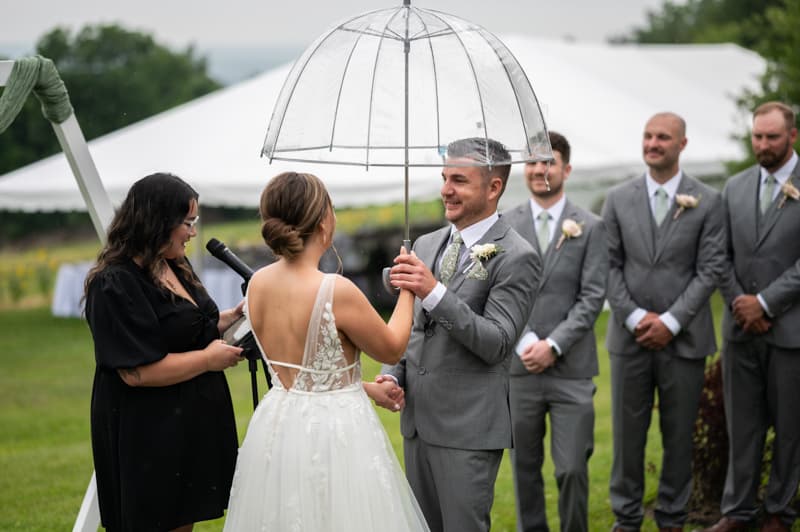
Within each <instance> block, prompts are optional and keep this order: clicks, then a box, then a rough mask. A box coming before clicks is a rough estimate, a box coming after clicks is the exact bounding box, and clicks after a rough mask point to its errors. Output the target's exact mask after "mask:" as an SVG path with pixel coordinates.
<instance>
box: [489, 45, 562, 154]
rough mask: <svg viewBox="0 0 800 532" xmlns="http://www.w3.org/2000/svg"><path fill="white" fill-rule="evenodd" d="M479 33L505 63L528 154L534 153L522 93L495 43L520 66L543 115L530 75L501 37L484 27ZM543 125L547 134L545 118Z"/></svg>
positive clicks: (504, 66) (503, 63) (501, 62)
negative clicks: (521, 102) (520, 93)
mask: <svg viewBox="0 0 800 532" xmlns="http://www.w3.org/2000/svg"><path fill="white" fill-rule="evenodd" d="M484 32H485V33H486V34H487V35H488V36H489V37H490V38H489V39H487V38H486V37H485V36H483V35H482V34H483V33H484ZM478 33H479V34H481V35H482V36H483V37H484V40H486V42H487V43H489V46H490V47H491V49H492V51H493V52H494V55H495V56H497V59H498V61H500V64H501V65H503V72H505V73H506V78H507V79H508V83H509V85H511V90H512V91H513V92H514V99H515V100H516V102H517V111H518V112H519V119H520V123H521V124H522V130H523V132H524V134H525V146H527V147H528V152H529V153H528V154H529V155H533V154H532V153H530V144H529V143H530V137H529V136H528V124H527V122H525V116H524V115H523V113H522V105H521V104H520V100H519V96H520V95H519V94H518V93H517V86H516V85H515V84H514V81H513V80H512V79H511V73H510V72H509V71H508V67H507V66H506V63H505V61H503V59H502V57H500V54H499V53H498V50H497V48H495V43H499V44H500V45H501V46H502V47H503V50H504V51H505V52H506V53H507V54H508V55H509V57H511V59H513V60H514V63H516V65H517V66H518V67H519V69H520V72H522V75H523V76H524V77H525V81H526V82H527V84H528V88H529V89H530V90H531V95H532V96H533V101H534V103H535V104H536V108H537V109H538V110H539V115H540V116H541V113H542V110H541V109H540V108H539V100H538V99H537V98H536V93H535V92H533V86H532V85H531V80H529V79H528V75H527V74H526V73H525V71H524V70H523V69H522V66H521V65H520V64H519V61H517V58H516V57H514V54H512V53H511V50H509V49H508V47H507V46H506V45H505V44H503V42H502V41H500V39H498V38H497V37H495V36H494V34H493V33H491V32H490V31H488V30H486V29H483V30H482V31H479V32H478ZM542 127H544V132H545V134H546V133H547V125H546V124H545V123H544V120H542Z"/></svg>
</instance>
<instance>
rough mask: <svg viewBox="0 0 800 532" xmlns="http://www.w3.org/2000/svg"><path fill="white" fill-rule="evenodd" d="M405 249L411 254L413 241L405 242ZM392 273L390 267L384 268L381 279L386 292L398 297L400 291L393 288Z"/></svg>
mask: <svg viewBox="0 0 800 532" xmlns="http://www.w3.org/2000/svg"><path fill="white" fill-rule="evenodd" d="M403 247H404V248H406V252H407V253H411V240H408V239H405V240H403ZM391 271H392V268H391V267H389V266H387V267H386V268H384V269H383V272H382V273H381V279H382V280H383V287H384V288H385V289H386V291H387V292H389V293H390V294H392V295H393V296H396V295H397V294H399V293H400V289H399V288H396V287H394V286H392V281H391V279H390V277H389V274H390V272H391Z"/></svg>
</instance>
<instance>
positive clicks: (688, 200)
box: [672, 194, 703, 220]
mask: <svg viewBox="0 0 800 532" xmlns="http://www.w3.org/2000/svg"><path fill="white" fill-rule="evenodd" d="M702 197H703V195H702V194H701V195H699V196H697V197H696V198H695V197H694V196H692V195H691V194H675V203H677V204H678V210H676V211H675V215H674V216H673V217H672V219H673V220H677V219H678V216H680V215H681V213H682V212H683V211H685V210H686V209H694V208H695V207H697V205H698V204H699V203H700V199H702Z"/></svg>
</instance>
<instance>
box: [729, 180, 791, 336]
mask: <svg viewBox="0 0 800 532" xmlns="http://www.w3.org/2000/svg"><path fill="white" fill-rule="evenodd" d="M760 180H761V175H760V171H759V167H758V165H756V166H753V167H750V168H748V169H747V170H745V171H743V172H741V173H739V174H737V175H735V176H733V177H731V178H730V179H729V180H728V183H727V184H726V186H725V190H724V191H723V193H722V197H723V206H724V211H725V218H726V222H727V228H728V239H727V240H728V246H727V263H728V268H727V269H726V271H725V274H724V275H723V279H722V281H721V282H720V291H721V292H722V296H723V297H724V298H725V302H726V303H727V304H726V309H725V316H724V319H723V324H722V333H723V337H724V338H725V339H726V340H730V341H733V342H742V341H748V340H751V339H753V336H751V335H750V334H748V333H746V332H744V331H743V330H742V329H741V328H740V327H739V326H738V325H736V321H735V320H734V319H733V316H732V315H731V312H730V304H731V303H732V302H733V300H734V299H735V298H736V297H737V296H740V295H742V294H759V293H760V294H761V297H763V298H764V301H765V302H766V303H767V306H768V307H769V310H770V312H771V313H772V317H771V318H770V319H771V321H772V328H771V329H770V330H769V331H767V332H766V333H765V334H764V335H761V337H762V338H763V339H764V340H765V341H766V342H767V343H768V344H771V345H775V346H778V347H783V348H786V349H797V348H800V304H798V303H800V243H798V235H800V201H798V200H793V199H786V200H785V201H784V202H783V205H782V206H781V208H778V206H779V205H780V203H781V198H782V197H783V194H782V193H780V194H778V197H777V198H776V199H775V201H773V202H772V205H771V206H770V207H769V209H768V210H767V211H766V213H765V214H764V215H763V216H759V215H758V186H759V181H760ZM791 181H792V183H793V184H794V186H795V187H796V188H799V189H800V165H798V166H796V167H795V168H794V170H793V171H792V176H791Z"/></svg>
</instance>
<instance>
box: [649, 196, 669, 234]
mask: <svg viewBox="0 0 800 532" xmlns="http://www.w3.org/2000/svg"><path fill="white" fill-rule="evenodd" d="M655 196H656V208H655V211H654V212H653V216H654V217H655V219H656V223H657V224H658V225H661V222H663V221H664V217H665V216H666V215H667V199H669V196H667V191H666V190H664V189H663V187H658V188H657V189H656V193H655Z"/></svg>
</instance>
